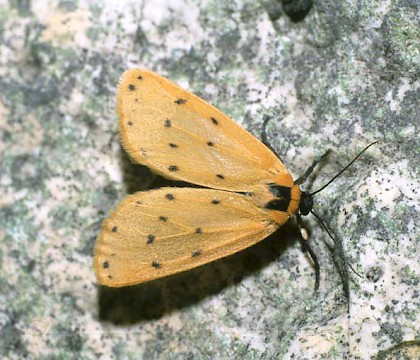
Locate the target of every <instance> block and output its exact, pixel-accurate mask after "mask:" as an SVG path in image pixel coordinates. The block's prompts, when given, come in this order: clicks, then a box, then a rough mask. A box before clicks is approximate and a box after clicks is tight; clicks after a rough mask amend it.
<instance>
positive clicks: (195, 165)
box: [94, 69, 324, 287]
mask: <svg viewBox="0 0 420 360" xmlns="http://www.w3.org/2000/svg"><path fill="white" fill-rule="evenodd" d="M117 102H118V117H119V131H120V137H121V143H122V145H123V147H124V149H125V150H126V151H127V152H128V154H129V155H130V157H131V158H132V159H133V160H134V161H135V162H137V163H140V164H142V165H146V166H148V167H149V168H150V169H152V170H153V171H154V172H155V173H157V174H159V175H161V176H163V177H165V178H168V179H172V180H181V181H185V182H189V183H193V184H196V185H200V186H201V187H202V188H189V187H182V188H181V187H179V188H177V187H164V188H160V189H155V190H149V191H141V192H137V193H135V194H132V195H129V196H127V197H126V198H125V199H124V200H123V201H122V202H121V203H120V204H119V205H118V206H117V207H116V209H114V210H113V211H112V212H111V215H110V216H109V218H108V219H106V220H105V221H104V222H103V224H102V230H101V232H100V234H99V236H98V239H97V243H96V247H95V255H94V269H95V272H96V276H97V278H98V281H99V283H100V284H102V285H106V286H111V287H120V286H128V285H135V284H139V283H142V282H146V281H150V280H154V279H158V278H161V277H164V276H168V275H171V274H175V273H178V272H181V271H185V270H189V269H192V268H195V267H197V266H200V265H203V264H206V263H209V262H211V261H214V260H217V259H220V258H222V257H225V256H228V255H231V254H234V253H236V252H238V251H241V250H243V249H245V248H247V247H249V246H251V245H254V244H255V243H257V242H259V241H261V240H263V239H264V238H266V237H267V236H269V235H270V234H272V233H273V232H274V231H276V230H277V229H278V228H279V227H280V226H282V225H283V224H284V223H286V222H287V221H288V220H289V219H290V218H291V217H293V216H294V215H297V216H298V220H299V216H300V215H307V214H308V213H309V212H310V211H311V209H312V194H309V193H306V192H301V190H300V188H299V184H301V183H302V182H303V181H304V180H305V178H306V177H307V176H308V175H309V173H310V172H311V171H312V169H313V167H314V166H315V165H316V163H318V162H319V161H320V160H321V159H322V158H324V156H323V157H321V158H320V159H318V160H316V161H315V162H314V164H313V165H312V166H311V168H310V169H308V171H307V172H306V173H305V175H304V176H303V177H301V178H299V179H297V180H296V181H293V178H292V176H291V175H290V173H289V172H288V171H287V170H286V168H285V166H284V165H283V163H282V162H281V161H280V159H279V158H278V156H276V155H275V154H274V153H273V152H272V151H271V150H270V149H268V148H267V147H266V146H265V145H264V144H263V143H262V142H260V141H259V140H257V139H256V138H255V137H253V136H252V135H251V134H249V133H248V132H247V131H245V130H244V129H242V128H241V127H240V126H239V125H237V124H236V123H235V122H234V121H232V120H231V119H230V118H229V117H228V116H226V115H225V114H223V113H222V112H221V111H220V110H218V109H216V108H215V107H213V106H211V105H210V104H208V103H207V102H205V101H203V100H202V99H200V98H199V97H197V96H195V95H193V94H191V93H190V92H188V91H186V90H184V89H182V88H181V87H179V86H177V85H175V84H173V83H172V82H170V81H168V80H167V79H165V78H163V77H161V76H159V75H157V74H155V73H153V72H151V71H148V70H143V69H131V70H128V71H126V72H125V73H124V74H123V75H122V77H121V79H120V81H119V85H118V94H117ZM304 234H305V233H304V232H303V231H302V235H303V236H304ZM308 250H309V251H310V249H309V248H308ZM310 254H311V256H312V258H313V260H314V262H315V265H316V267H318V264H317V262H316V257H315V255H314V254H313V253H312V251H310Z"/></svg>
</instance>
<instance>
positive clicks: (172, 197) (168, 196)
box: [165, 193, 175, 200]
mask: <svg viewBox="0 0 420 360" xmlns="http://www.w3.org/2000/svg"><path fill="white" fill-rule="evenodd" d="M165 197H166V198H167V199H168V200H174V199H175V196H173V195H172V194H169V193H168V194H166V195H165Z"/></svg>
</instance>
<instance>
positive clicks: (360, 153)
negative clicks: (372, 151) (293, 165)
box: [296, 140, 379, 195]
mask: <svg viewBox="0 0 420 360" xmlns="http://www.w3.org/2000/svg"><path fill="white" fill-rule="evenodd" d="M378 142H379V140H377V141H374V142H373V143H371V144H369V145H368V146H366V147H365V148H364V149H363V150H362V151H361V152H359V153H358V154H357V155H356V156H355V158H354V159H353V160H352V161H350V162H349V163H348V164H347V165H346V166H345V167H344V168H343V169H341V170H340V171H339V172H338V173H337V174H336V175H335V176H334V177H333V178H332V179H331V180H329V181H328V182H327V183H326V184H325V185H323V186H321V187H320V188H319V189H318V190H316V191H314V192H312V193H311V195H315V194H317V193H319V192H320V191H322V190H324V189H325V188H326V187H327V186H328V185H330V184H331V183H332V182H333V181H334V180H335V179H337V178H338V177H339V176H340V175H341V174H342V173H343V172H344V171H346V170H347V169H348V168H349V167H350V166H351V165H352V164H353V163H354V162H355V161H356V160H357V159H358V158H359V157H360V156H361V155H362V154H363V153H364V152H365V151H366V150H367V149H369V148H370V147H371V146H372V145H375V144H376V143H378ZM327 153H328V150H327ZM325 156H326V153H325V154H324V155H322V156H321V158H320V159H319V160H320V161H322V159H323V157H325ZM318 162H319V161H318ZM318 162H316V160H315V161H314V164H312V165H313V166H314V167H315V166H316V164H317V163H318ZM309 170H311V171H310V172H309V174H310V173H311V172H312V170H313V168H311V167H310V168H309V169H308V170H306V173H307V172H308V171H309ZM306 173H305V174H304V175H303V176H305V175H306ZM309 174H308V175H309ZM299 179H300V178H299ZM299 179H298V180H299ZM298 180H297V181H298ZM305 180H306V178H305ZM297 181H296V183H297ZM298 184H300V183H298Z"/></svg>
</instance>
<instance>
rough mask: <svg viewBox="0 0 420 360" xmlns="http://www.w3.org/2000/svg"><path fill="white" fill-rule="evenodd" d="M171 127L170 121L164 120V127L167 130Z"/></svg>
mask: <svg viewBox="0 0 420 360" xmlns="http://www.w3.org/2000/svg"><path fill="white" fill-rule="evenodd" d="M171 125H172V122H171V120H169V119H166V120H165V127H167V128H169V127H171Z"/></svg>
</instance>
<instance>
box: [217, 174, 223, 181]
mask: <svg viewBox="0 0 420 360" xmlns="http://www.w3.org/2000/svg"><path fill="white" fill-rule="evenodd" d="M216 177H218V178H219V179H221V180H224V178H225V177H224V176H223V175H222V174H216Z"/></svg>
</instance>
